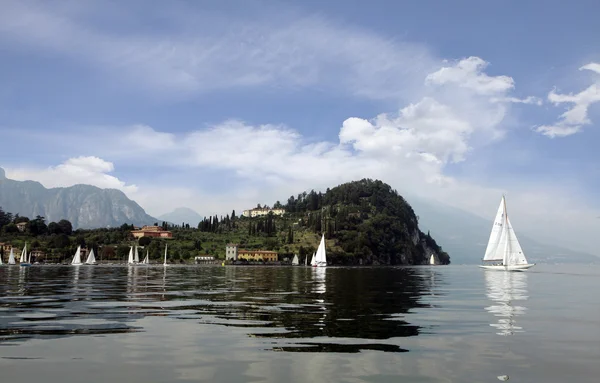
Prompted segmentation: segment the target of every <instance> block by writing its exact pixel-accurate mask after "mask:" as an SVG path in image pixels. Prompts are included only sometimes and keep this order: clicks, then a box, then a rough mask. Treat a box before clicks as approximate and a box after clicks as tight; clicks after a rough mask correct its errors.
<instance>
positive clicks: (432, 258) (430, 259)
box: [429, 254, 437, 265]
mask: <svg viewBox="0 0 600 383" xmlns="http://www.w3.org/2000/svg"><path fill="white" fill-rule="evenodd" d="M429 264H430V265H436V264H437V263H435V255H433V254H431V257H429Z"/></svg>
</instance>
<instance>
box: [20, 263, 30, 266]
mask: <svg viewBox="0 0 600 383" xmlns="http://www.w3.org/2000/svg"><path fill="white" fill-rule="evenodd" d="M19 266H21V267H29V266H31V263H19Z"/></svg>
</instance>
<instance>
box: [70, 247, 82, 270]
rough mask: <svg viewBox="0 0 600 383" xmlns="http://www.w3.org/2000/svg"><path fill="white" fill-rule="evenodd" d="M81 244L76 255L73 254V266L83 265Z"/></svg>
mask: <svg viewBox="0 0 600 383" xmlns="http://www.w3.org/2000/svg"><path fill="white" fill-rule="evenodd" d="M81 264H82V263H81V246H77V251H76V252H75V255H74V256H73V260H72V261H71V265H73V266H79V265H81Z"/></svg>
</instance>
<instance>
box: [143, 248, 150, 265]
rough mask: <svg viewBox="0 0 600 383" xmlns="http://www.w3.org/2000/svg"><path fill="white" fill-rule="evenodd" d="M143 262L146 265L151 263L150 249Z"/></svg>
mask: <svg viewBox="0 0 600 383" xmlns="http://www.w3.org/2000/svg"><path fill="white" fill-rule="evenodd" d="M142 263H143V264H144V265H148V264H149V263H150V260H149V259H148V250H146V257H144V260H143V261H142Z"/></svg>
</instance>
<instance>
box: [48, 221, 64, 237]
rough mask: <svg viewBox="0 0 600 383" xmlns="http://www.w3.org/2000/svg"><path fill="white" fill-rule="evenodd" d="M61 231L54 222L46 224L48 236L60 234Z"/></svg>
mask: <svg viewBox="0 0 600 383" xmlns="http://www.w3.org/2000/svg"><path fill="white" fill-rule="evenodd" d="M61 233H62V230H61V228H60V226H58V223H56V222H50V223H49V224H48V234H61Z"/></svg>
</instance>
